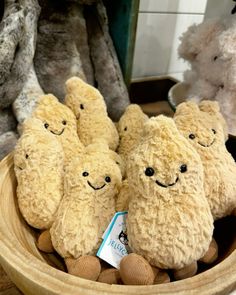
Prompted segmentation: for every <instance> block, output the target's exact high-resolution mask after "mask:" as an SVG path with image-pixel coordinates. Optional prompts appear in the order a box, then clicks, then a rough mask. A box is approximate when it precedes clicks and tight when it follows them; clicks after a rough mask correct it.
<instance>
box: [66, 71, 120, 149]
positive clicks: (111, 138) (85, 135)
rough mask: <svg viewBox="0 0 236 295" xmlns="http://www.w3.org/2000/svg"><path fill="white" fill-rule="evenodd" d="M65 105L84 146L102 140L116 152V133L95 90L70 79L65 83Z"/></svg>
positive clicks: (104, 105)
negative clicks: (72, 115)
mask: <svg viewBox="0 0 236 295" xmlns="http://www.w3.org/2000/svg"><path fill="white" fill-rule="evenodd" d="M111 91H112V89H111ZM65 103H66V105H67V106H68V107H69V108H70V109H71V110H72V111H73V113H74V114H75V116H76V118H77V132H78V135H79V138H80V139H81V141H82V143H83V144H84V145H88V144H90V143H93V142H95V141H97V140H99V141H101V140H103V141H104V142H106V143H107V144H108V145H109V147H110V148H111V149H112V150H116V148H117V145H118V141H119V137H118V133H117V130H116V127H115V125H114V123H113V122H112V121H111V119H110V118H109V117H108V114H107V108H106V104H105V101H104V98H103V97H102V95H101V94H100V92H99V91H98V90H97V89H96V88H94V87H93V86H91V85H89V84H87V83H85V82H84V81H83V80H82V79H80V78H78V77H72V78H70V79H69V80H67V82H66V98H65Z"/></svg>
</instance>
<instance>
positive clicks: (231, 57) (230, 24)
mask: <svg viewBox="0 0 236 295" xmlns="http://www.w3.org/2000/svg"><path fill="white" fill-rule="evenodd" d="M235 40H236V21H235V17H234V16H233V17H232V18H230V17H228V18H227V19H209V20H205V21H204V22H203V23H201V24H199V25H193V26H190V27H189V28H188V30H187V31H186V32H185V33H184V34H183V36H182V37H181V44H180V46H179V55H180V57H182V58H184V59H186V60H187V61H188V62H189V63H190V66H191V69H190V70H188V71H186V72H185V75H184V78H185V79H184V80H185V82H186V83H187V84H188V85H189V91H188V94H187V96H188V98H189V99H191V100H193V101H195V102H199V101H200V100H202V99H210V100H216V101H218V102H219V105H220V108H221V111H222V113H223V115H224V116H225V118H226V120H227V123H228V126H229V132H230V133H231V134H234V135H236V67H235V63H236V46H235Z"/></svg>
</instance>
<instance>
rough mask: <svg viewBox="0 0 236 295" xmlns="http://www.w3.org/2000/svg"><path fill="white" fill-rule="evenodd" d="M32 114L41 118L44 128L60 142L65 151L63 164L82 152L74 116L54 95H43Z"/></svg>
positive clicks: (82, 147)
mask: <svg viewBox="0 0 236 295" xmlns="http://www.w3.org/2000/svg"><path fill="white" fill-rule="evenodd" d="M32 116H33V117H35V118H37V119H39V120H41V121H42V122H43V124H44V128H45V130H47V131H48V132H49V133H50V134H52V135H53V136H54V137H55V138H56V139H57V140H58V141H59V142H60V143H61V145H62V147H63V150H64V153H65V164H66V163H69V162H70V160H71V159H73V158H74V157H75V155H77V154H78V153H81V152H83V149H84V146H83V144H82V143H81V142H80V140H79V138H78V135H77V132H76V129H77V128H76V118H75V116H74V114H73V113H72V111H71V110H70V109H69V108H68V107H67V106H65V105H63V104H62V103H60V102H59V101H58V100H57V98H56V97H55V96H53V95H52V94H48V95H43V96H42V97H41V98H40V100H39V102H38V105H37V107H36V108H35V111H34V112H33V114H32Z"/></svg>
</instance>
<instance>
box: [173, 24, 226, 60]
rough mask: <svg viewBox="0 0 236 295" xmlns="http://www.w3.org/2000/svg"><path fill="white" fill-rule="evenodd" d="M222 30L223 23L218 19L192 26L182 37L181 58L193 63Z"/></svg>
mask: <svg viewBox="0 0 236 295" xmlns="http://www.w3.org/2000/svg"><path fill="white" fill-rule="evenodd" d="M221 29H222V24H221V21H220V20H217V19H209V20H207V21H204V22H203V23H201V24H199V25H196V24H194V25H192V26H190V27H189V28H188V29H187V31H186V32H185V33H183V35H182V36H181V37H180V41H181V44H180V46H179V48H178V53H179V56H180V57H182V58H184V59H186V60H188V61H193V60H194V59H195V58H196V56H197V55H198V54H199V53H200V52H202V51H203V50H204V49H205V47H206V46H207V44H208V43H209V42H210V41H211V40H212V39H213V38H214V37H215V36H216V34H217V33H218V32H219V31H220V30H221Z"/></svg>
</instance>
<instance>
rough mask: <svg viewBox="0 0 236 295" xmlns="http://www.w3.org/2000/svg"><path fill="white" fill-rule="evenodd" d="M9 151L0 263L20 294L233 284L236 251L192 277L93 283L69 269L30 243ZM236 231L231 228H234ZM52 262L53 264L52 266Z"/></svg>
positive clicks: (0, 195) (163, 290)
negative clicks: (137, 282)
mask: <svg viewBox="0 0 236 295" xmlns="http://www.w3.org/2000/svg"><path fill="white" fill-rule="evenodd" d="M15 191H16V178H15V174H14V170H13V160H12V155H8V156H7V157H6V158H4V159H3V161H2V162H1V163H0V263H1V265H2V266H3V268H4V269H5V271H6V272H7V274H8V275H9V277H10V278H11V280H12V281H13V282H14V283H15V284H16V286H17V287H18V288H19V289H20V290H21V291H22V292H23V293H24V294H32V295H37V294H40V295H44V294H47V295H51V294H54V295H55V294H82V295H99V294H102V295H108V294H109V295H111V294H123V295H128V294H135V295H140V294H146V295H147V294H149V295H150V294H165V295H167V294H178V295H183V294H186V295H189V294H190V293H191V294H197V295H199V294H201V295H203V294H216V293H217V294H227V293H229V292H230V291H232V290H233V289H234V288H235V287H236V251H233V252H232V253H231V254H230V255H229V256H228V257H227V258H225V259H224V260H223V261H222V262H220V263H219V264H217V265H216V266H214V267H213V268H211V269H209V270H207V271H205V272H202V273H200V274H198V275H196V276H194V277H193V278H190V279H186V280H182V281H178V282H172V283H167V284H162V285H152V286H122V285H107V284H103V283H96V282H92V281H88V280H84V279H80V278H78V277H75V276H72V275H69V274H67V273H65V272H62V271H61V270H59V269H57V268H61V267H62V265H61V263H60V261H59V259H58V258H57V256H55V255H51V256H50V255H43V254H42V253H40V252H39V251H38V250H37V248H36V246H35V237H36V232H35V231H33V230H32V229H31V228H30V227H29V226H28V225H27V224H26V223H25V222H24V220H23V219H22V217H21V215H20V213H19V211H18V207H17V201H16V194H15ZM233 230H234V232H235V228H234V229H233ZM49 264H51V265H54V266H56V267H57V268H55V267H53V266H51V265H49Z"/></svg>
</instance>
